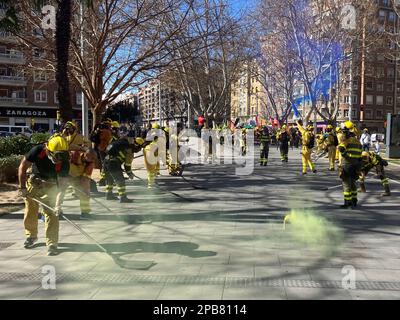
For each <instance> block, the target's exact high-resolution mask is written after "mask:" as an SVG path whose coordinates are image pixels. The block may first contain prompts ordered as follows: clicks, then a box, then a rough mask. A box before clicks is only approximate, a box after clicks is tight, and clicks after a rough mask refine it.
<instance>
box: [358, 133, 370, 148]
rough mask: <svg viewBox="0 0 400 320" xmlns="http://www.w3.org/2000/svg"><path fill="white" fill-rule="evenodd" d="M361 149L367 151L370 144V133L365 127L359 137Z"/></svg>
mask: <svg viewBox="0 0 400 320" xmlns="http://www.w3.org/2000/svg"><path fill="white" fill-rule="evenodd" d="M360 143H361V145H362V149H363V151H369V148H370V146H371V135H370V134H369V133H368V129H367V128H365V129H364V130H363V133H362V135H361V138H360Z"/></svg>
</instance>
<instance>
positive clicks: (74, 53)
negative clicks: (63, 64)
mask: <svg viewBox="0 0 400 320" xmlns="http://www.w3.org/2000/svg"><path fill="white" fill-rule="evenodd" d="M192 5H193V1H192V0H157V1H156V0H137V1H130V0H109V1H101V0H93V1H91V4H90V5H89V6H86V7H85V10H84V13H83V16H82V19H79V17H80V7H79V4H78V3H77V2H73V6H72V11H71V12H72V16H73V17H74V18H73V19H72V21H71V45H70V59H69V64H68V71H69V76H70V78H71V80H72V82H73V84H74V85H76V86H78V87H79V88H81V89H82V91H83V93H84V95H85V97H86V98H87V100H88V102H89V105H90V106H91V110H92V113H93V120H94V121H93V122H94V124H96V123H98V122H99V121H100V120H101V117H102V114H103V113H104V111H105V109H106V107H107V106H109V105H110V104H112V103H113V102H114V101H115V100H116V99H117V98H118V97H119V96H121V95H122V94H125V93H127V92H130V91H131V90H132V89H134V88H137V87H138V86H139V85H140V84H142V83H145V82H146V81H148V80H149V79H151V78H152V77H154V76H155V72H156V70H159V69H161V68H163V67H166V66H168V65H169V64H170V63H171V60H169V59H166V57H170V52H169V51H168V50H169V49H168V43H169V42H171V41H173V40H174V39H176V37H177V35H178V34H179V31H180V30H181V29H182V28H185V26H186V20H187V12H188V11H189V10H190V8H191V7H192ZM19 8H20V12H21V14H22V15H23V16H24V19H25V21H26V23H27V24H28V25H30V26H34V27H35V28H37V29H39V30H40V32H39V34H40V37H37V36H35V35H32V34H26V33H25V34H22V33H21V34H19V39H20V42H21V47H22V48H25V51H27V53H28V54H29V51H30V48H31V47H32V46H35V47H37V48H39V49H41V50H43V51H44V52H49V53H52V52H53V51H54V43H53V42H52V35H51V34H49V33H48V32H44V30H42V28H41V24H40V16H37V15H35V14H32V10H31V9H32V4H31V2H30V1H28V0H21V1H20V2H19ZM171 17H173V19H174V21H175V22H176V23H175V26H174V27H172V28H171V24H170V23H169V20H170V19H171ZM81 36H82V38H83V40H84V41H83V50H82V43H81V39H82V38H81ZM190 41H193V39H192V38H188V39H185V40H184V41H183V44H185V43H186V42H190ZM55 65H56V61H55V59H54V55H53V54H49V55H47V56H46V57H45V58H44V59H43V63H42V64H41V65H40V66H38V65H34V63H32V64H31V67H32V68H33V69H36V70H42V71H49V72H54V70H55Z"/></svg>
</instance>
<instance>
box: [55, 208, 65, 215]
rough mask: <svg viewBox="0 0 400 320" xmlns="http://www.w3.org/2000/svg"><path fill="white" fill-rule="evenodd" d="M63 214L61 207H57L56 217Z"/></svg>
mask: <svg viewBox="0 0 400 320" xmlns="http://www.w3.org/2000/svg"><path fill="white" fill-rule="evenodd" d="M62 214H63V212H62V209H61V207H55V209H54V215H55V216H56V217H59V216H60V215H62Z"/></svg>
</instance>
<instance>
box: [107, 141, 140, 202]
mask: <svg viewBox="0 0 400 320" xmlns="http://www.w3.org/2000/svg"><path fill="white" fill-rule="evenodd" d="M136 148H139V150H140V146H137V144H136V141H135V142H134V143H133V144H132V143H130V141H129V139H128V138H120V139H118V140H116V141H113V142H111V143H110V145H109V146H108V147H107V149H106V157H105V159H104V169H105V170H104V172H105V174H106V181H107V185H106V200H118V197H116V196H115V195H114V194H113V185H114V183H115V184H116V186H117V190H118V195H119V197H120V199H119V200H120V203H132V200H131V199H128V197H127V196H126V184H125V178H124V174H123V171H122V165H124V169H125V173H126V174H127V175H128V177H129V178H130V179H133V177H134V175H133V172H132V161H133V154H134V152H136Z"/></svg>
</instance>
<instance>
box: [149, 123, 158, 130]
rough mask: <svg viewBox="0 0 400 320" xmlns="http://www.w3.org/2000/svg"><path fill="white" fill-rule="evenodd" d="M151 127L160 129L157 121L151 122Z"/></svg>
mask: <svg viewBox="0 0 400 320" xmlns="http://www.w3.org/2000/svg"><path fill="white" fill-rule="evenodd" d="M151 128H152V129H160V125H159V124H158V123H153V124H152V126H151Z"/></svg>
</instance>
